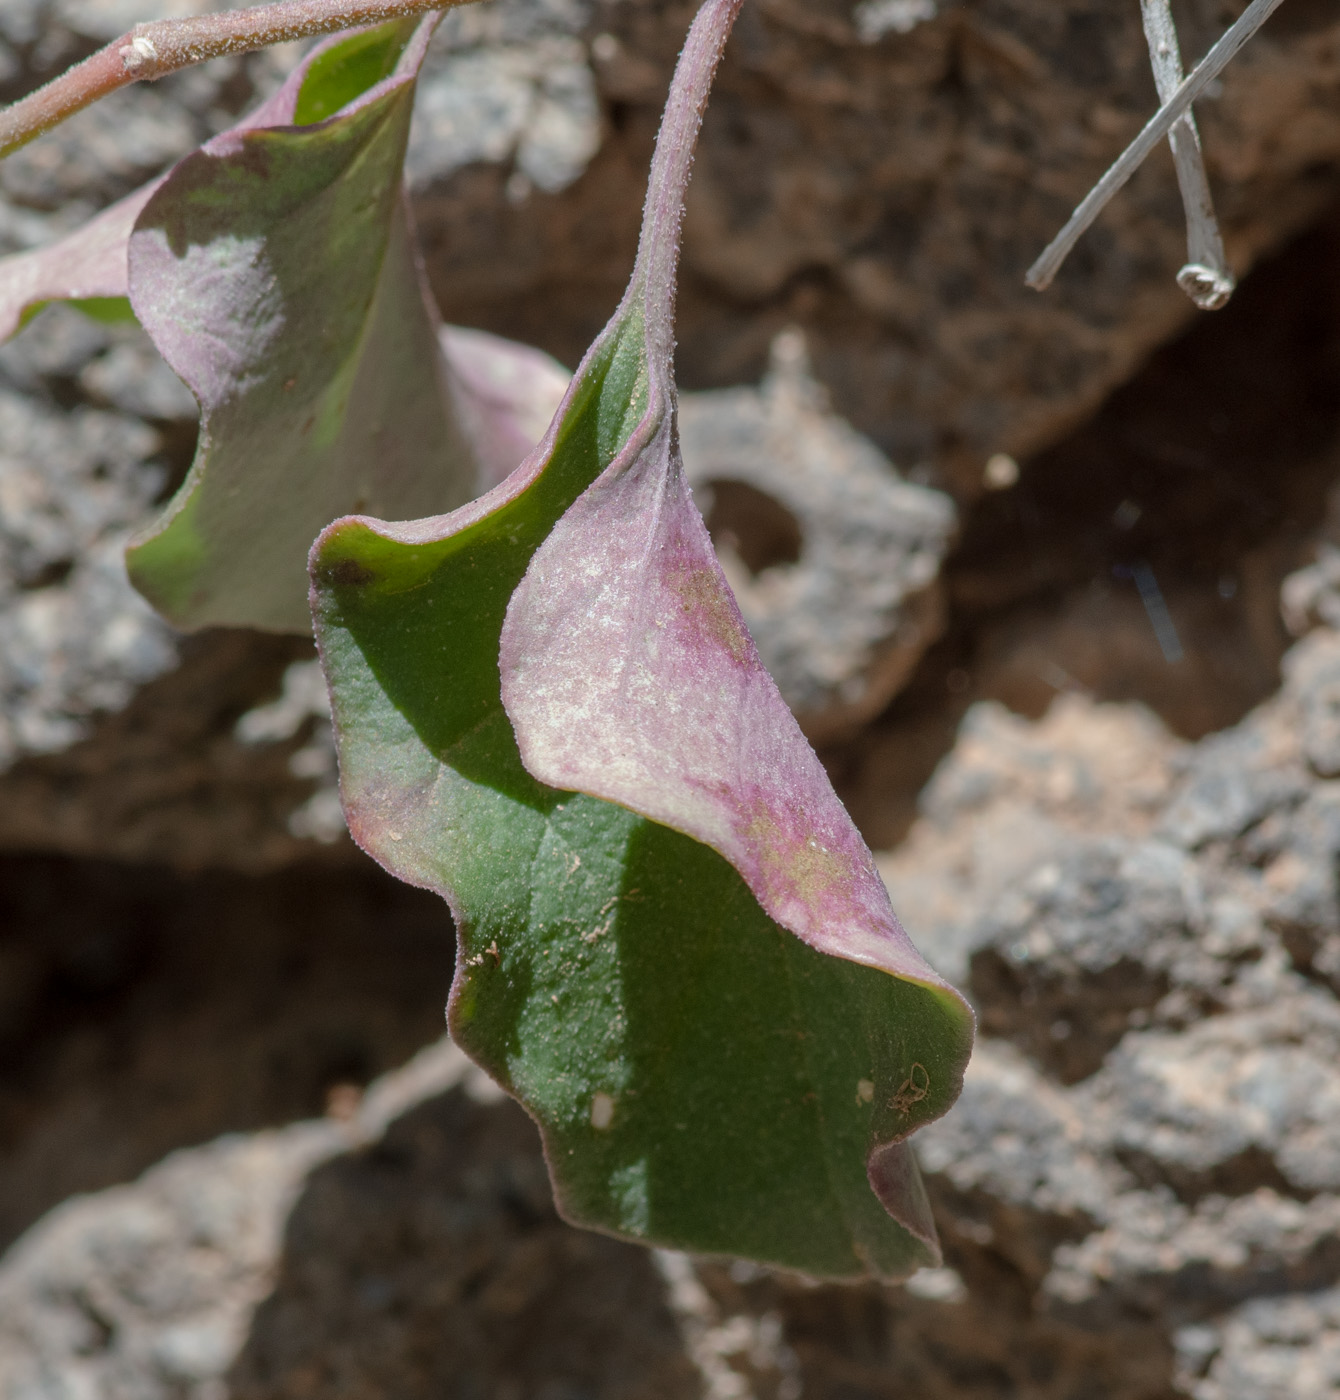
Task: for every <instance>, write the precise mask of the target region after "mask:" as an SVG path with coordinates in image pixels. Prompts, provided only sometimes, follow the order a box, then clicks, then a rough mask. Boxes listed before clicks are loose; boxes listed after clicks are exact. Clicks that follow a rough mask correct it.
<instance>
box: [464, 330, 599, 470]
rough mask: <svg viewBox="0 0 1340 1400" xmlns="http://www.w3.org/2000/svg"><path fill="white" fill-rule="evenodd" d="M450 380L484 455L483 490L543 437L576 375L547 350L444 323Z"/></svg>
mask: <svg viewBox="0 0 1340 1400" xmlns="http://www.w3.org/2000/svg"><path fill="white" fill-rule="evenodd" d="M440 338H441V342H442V353H443V356H444V357H445V359H446V362H447V372H448V383H449V386H450V391H451V393H452V394H453V396H454V398H455V402H456V407H457V409H458V411H459V413H460V416H461V423H462V425H463V426H464V428H465V431H466V433H467V434H468V435H469V437H470V440H471V443H472V444H473V446H474V449H475V453H476V455H477V457H478V459H479V489H480V491H488V490H490V489H491V488H492V487H494V486H497V485H498V483H499V482H501V481H502V480H504V479H505V478H506V477H507V476H508V475H509V474H510V473H511V472H512V470H513V469H514V468H515V467H516V465H517V463H518V462H520V461H521V460H522V459H523V458H524V457H526V456H527V455H528V454H529V453H530V451H531V450H532V449H533V448H534V446H535V444H536V443H537V442H539V440H540V439H541V438H542V437H543V436H544V434H545V431H546V429H547V428H548V427H549V424H550V422H551V421H552V419H553V417H554V414H555V413H556V412H557V411H558V406H559V404H560V403H561V402H562V400H563V395H564V394H565V393H566V392H567V388H568V383H569V381H570V379H571V378H572V376H571V375H570V374H569V373H568V371H567V370H565V369H564V368H563V366H562V365H560V364H559V363H558V361H557V360H555V359H552V358H551V357H550V356H548V355H546V354H545V353H544V351H543V350H535V349H532V348H531V347H530V346H529V345H520V344H518V343H517V342H516V341H514V340H504V339H503V338H502V337H501V336H497V335H490V334H489V333H488V332H487V331H476V330H467V329H466V328H465V327H463V326H443V327H442V329H441V333H440Z"/></svg>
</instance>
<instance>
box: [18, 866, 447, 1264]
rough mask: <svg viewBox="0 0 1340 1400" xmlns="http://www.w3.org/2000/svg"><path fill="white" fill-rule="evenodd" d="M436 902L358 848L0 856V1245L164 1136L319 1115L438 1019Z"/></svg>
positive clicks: (135, 1162) (419, 1042)
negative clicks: (253, 866)
mask: <svg viewBox="0 0 1340 1400" xmlns="http://www.w3.org/2000/svg"><path fill="white" fill-rule="evenodd" d="M454 944H455V940H454V936H453V933H452V928H451V922H450V918H449V916H448V914H447V911H446V909H445V907H444V906H443V904H442V902H441V900H439V899H438V898H437V897H436V896H434V895H430V894H427V893H426V892H424V891H422V890H415V889H411V888H410V887H408V886H407V885H402V884H399V883H398V882H397V881H395V880H393V879H391V877H390V876H389V875H386V874H385V873H384V872H382V871H380V870H378V869H377V868H376V867H374V866H373V865H372V864H371V862H365V863H362V864H361V865H359V866H358V867H355V868H346V869H337V870H329V869H322V868H320V867H319V866H311V865H308V866H301V865H300V866H297V867H295V868H293V869H291V870H289V871H286V872H284V873H283V874H280V875H271V876H264V877H255V878H253V877H247V876H242V875H236V874H231V873H227V872H220V871H216V872H211V873H209V874H205V875H199V876H184V875H180V874H177V873H174V872H173V871H170V870H167V869H164V868H162V867H157V866H122V865H117V864H115V863H113V862H102V861H76V860H69V859H63V858H60V857H53V856H30V857H22V856H14V855H8V856H2V857H0V1249H3V1248H4V1247H5V1245H7V1244H8V1243H9V1242H10V1241H11V1240H12V1239H13V1238H14V1237H15V1236H16V1235H17V1234H19V1233H20V1232H21V1231H22V1230H24V1229H25V1228H26V1227H27V1226H28V1225H29V1224H31V1223H32V1222H33V1221H35V1220H36V1219H37V1218H38V1217H39V1216H41V1215H42V1214H43V1213H44V1212H46V1211H47V1210H49V1209H51V1207H52V1206H54V1205H56V1204H57V1203H58V1202H59V1201H61V1200H63V1199H65V1198H66V1197H67V1196H70V1195H73V1194H75V1193H76V1192H81V1191H93V1190H98V1189H100V1188H102V1187H105V1186H109V1185H112V1184H114V1183H117V1182H123V1181H128V1180H131V1179H132V1178H134V1177H135V1176H137V1175H138V1174H139V1173H140V1172H142V1171H143V1170H145V1169H146V1168H147V1167H149V1166H150V1165H152V1164H153V1163H154V1162H157V1161H158V1160H159V1159H160V1158H162V1157H163V1156H164V1155H165V1154H167V1153H168V1152H170V1151H172V1150H173V1149H175V1148H178V1147H183V1146H186V1145H189V1144H195V1143H201V1142H206V1141H208V1140H210V1139H212V1138H214V1137H216V1136H218V1135H219V1134H221V1133H225V1132H233V1131H250V1130H254V1129H257V1128H261V1127H264V1126H268V1125H274V1124H282V1123H288V1122H292V1121H293V1120H295V1119H301V1118H310V1117H313V1116H319V1115H320V1114H321V1113H322V1112H323V1111H324V1110H325V1108H326V1104H327V1099H328V1096H329V1095H330V1092H331V1090H332V1089H336V1088H338V1087H339V1086H341V1085H351V1084H352V1085H357V1084H362V1083H365V1082H366V1081H368V1080H370V1079H372V1078H373V1077H375V1076H376V1075H378V1074H381V1073H383V1072H385V1071H386V1070H388V1069H391V1068H393V1067H395V1066H397V1065H399V1064H402V1063H403V1062H404V1061H405V1060H407V1059H408V1058H409V1057H410V1056H411V1055H412V1054H413V1053H414V1052H415V1051H416V1050H418V1049H419V1048H420V1047H421V1046H423V1045H426V1044H428V1043H430V1042H432V1041H434V1040H436V1039H437V1037H438V1036H440V1035H441V1032H442V1024H443V1006H444V1004H445V1002H446V995H447V988H448V985H449V983H450V980H451V972H452V966H453V962H454V955H455V950H454Z"/></svg>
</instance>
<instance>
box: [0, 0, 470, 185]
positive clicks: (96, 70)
mask: <svg viewBox="0 0 1340 1400" xmlns="http://www.w3.org/2000/svg"><path fill="white" fill-rule="evenodd" d="M462 3H466V0H280V3H278V4H271V5H254V6H251V7H250V8H248V9H243V10H225V11H223V12H222V13H219V14H212V15H193V16H190V17H188V18H185V19H165V20H157V21H154V22H151V23H148V24H137V25H136V26H135V27H134V28H133V29H129V30H127V31H126V32H125V33H124V34H123V35H122V36H121V37H120V38H119V39H114V40H113V41H112V42H111V43H110V44H108V45H107V46H106V47H105V48H101V49H99V50H98V51H97V53H95V54H92V55H91V56H90V57H88V58H86V59H85V60H84V61H83V62H82V63H77V64H76V65H75V66H74V67H73V68H71V69H69V70H68V71H67V72H65V73H62V74H61V75H60V76H59V77H58V78H53V79H52V80H51V82H49V83H47V84H46V85H45V86H44V87H40V88H38V89H37V91H36V92H31V93H29V94H28V96H27V97H24V98H20V99H19V101H17V102H15V103H12V104H11V105H10V106H8V107H5V108H3V109H0V159H3V158H4V157H5V156H7V155H9V154H10V152H11V151H16V150H18V148H19V147H20V146H25V145H27V143H28V142H29V141H32V140H34V139H35V138H36V137H38V136H41V135H42V133H43V132H46V131H50V130H51V128H52V127H54V126H59V125H60V123H61V122H63V121H64V120H65V119H66V118H67V117H72V116H73V115H74V114H75V113H76V112H80V111H82V110H83V109H84V108H85V107H88V106H91V105H92V104H93V103H94V102H96V101H98V99H99V98H102V97H106V96H107V95H108V94H109V93H113V92H116V91H117V89H119V88H123V87H127V86H128V85H129V84H131V83H140V82H152V81H153V80H154V79H157V78H161V77H164V76H165V75H166V74H168V73H175V72H177V70H178V69H181V68H189V67H191V66H192V65H193V64H196V63H204V62H206V61H207V60H208V59H211V58H224V57H226V56H227V55H229V54H235V53H250V52H252V51H254V50H256V49H264V48H269V47H270V46H271V45H273V44H286V43H289V42H291V41H292V40H294V39H308V38H313V37H315V36H317V35H321V34H334V33H337V32H338V31H339V30H341V29H357V28H360V27H362V26H364V25H370V24H380V23H381V22H383V21H384V20H392V19H404V18H406V17H408V16H410V15H417V14H424V13H427V12H428V11H430V10H445V9H450V8H452V7H453V6H454V5H458V4H462Z"/></svg>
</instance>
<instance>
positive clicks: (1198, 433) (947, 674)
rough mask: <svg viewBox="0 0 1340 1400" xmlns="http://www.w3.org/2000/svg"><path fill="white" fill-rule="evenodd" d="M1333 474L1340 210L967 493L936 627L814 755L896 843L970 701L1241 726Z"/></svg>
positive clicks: (873, 836)
mask: <svg viewBox="0 0 1340 1400" xmlns="http://www.w3.org/2000/svg"><path fill="white" fill-rule="evenodd" d="M1337 479H1340V212H1337V213H1335V214H1333V215H1332V216H1331V217H1330V218H1328V219H1327V220H1325V221H1324V222H1322V223H1321V224H1319V225H1318V226H1316V227H1315V228H1313V229H1312V230H1311V231H1310V232H1309V233H1307V234H1305V235H1304V236H1303V237H1301V238H1299V239H1297V240H1295V242H1294V243H1292V244H1291V245H1290V246H1289V247H1287V248H1286V249H1285V250H1284V251H1283V252H1281V253H1280V254H1278V255H1277V256H1276V257H1274V258H1272V259H1270V260H1269V261H1266V262H1264V263H1262V264H1261V265H1260V266H1259V267H1258V268H1257V269H1256V270H1255V271H1253V272H1252V274H1251V275H1250V276H1249V277H1248V278H1246V279H1245V280H1244V282H1243V284H1242V286H1241V287H1240V288H1239V289H1238V291H1237V293H1236V295H1235V296H1234V298H1233V300H1232V301H1231V302H1230V303H1229V305H1228V307H1227V308H1225V309H1224V310H1223V311H1219V312H1215V313H1214V314H1212V315H1207V316H1204V317H1202V318H1201V319H1199V320H1198V321H1197V322H1196V324H1195V325H1194V327H1193V328H1192V329H1191V330H1190V331H1189V332H1188V333H1187V334H1186V335H1184V336H1183V337H1181V338H1180V339H1178V340H1176V341H1174V342H1173V343H1171V344H1169V345H1167V346H1165V347H1163V348H1162V349H1160V350H1159V351H1157V352H1156V353H1155V354H1154V355H1152V356H1151V357H1150V359H1149V361H1148V363H1147V364H1146V365H1145V367H1144V368H1143V369H1142V370H1141V372H1140V373H1139V374H1138V375H1136V376H1135V378H1134V379H1132V380H1131V381H1130V382H1129V383H1127V384H1126V385H1125V386H1124V387H1123V388H1121V389H1120V390H1118V391H1117V393H1115V394H1113V395H1112V397H1111V398H1110V399H1109V400H1108V401H1107V403H1106V404H1105V405H1104V406H1103V407H1102V409H1100V410H1099V412H1098V413H1097V414H1096V415H1095V416H1094V417H1093V418H1092V419H1091V420H1090V421H1089V422H1088V423H1087V424H1085V426H1084V427H1082V428H1081V429H1079V430H1078V431H1077V432H1075V433H1074V434H1072V435H1071V436H1070V437H1069V438H1067V439H1066V440H1065V441H1063V442H1061V443H1059V444H1058V445H1057V446H1056V447H1054V448H1052V449H1050V450H1049V451H1047V452H1044V453H1042V454H1040V455H1039V456H1038V457H1036V458H1034V459H1033V460H1032V461H1030V462H1028V463H1026V464H1024V467H1023V470H1022V473H1021V476H1020V480H1019V483H1018V485H1017V486H1015V487H1014V488H1012V489H1010V490H1006V491H1000V492H996V493H988V494H986V495H985V496H983V497H982V498H981V499H980V500H978V501H977V502H976V503H975V504H973V505H971V506H969V507H967V508H965V510H964V516H963V528H962V533H961V537H960V540H959V543H958V545H957V547H956V548H955V550H954V551H953V553H952V554H951V555H950V557H949V558H948V559H947V561H946V563H945V566H944V569H943V574H942V577H943V581H944V584H945V587H946V590H947V593H948V596H949V602H950V624H949V628H948V631H947V632H946V634H945V636H944V637H943V638H942V639H941V641H940V642H939V643H937V644H936V645H935V646H934V647H933V648H932V649H931V650H930V651H929V652H928V653H927V655H926V657H925V658H924V659H923V661H922V663H921V665H920V666H919V668H918V670H917V672H916V674H915V675H914V677H913V679H912V681H911V683H910V684H909V685H908V687H907V688H906V689H905V690H904V691H903V693H902V694H901V695H899V696H898V697H897V699H895V701H894V702H893V704H892V705H891V706H890V707H889V709H888V710H887V711H886V712H885V714H884V715H883V716H882V717H881V718H880V720H878V721H877V722H876V724H875V725H874V726H872V728H871V729H869V730H867V731H866V732H864V733H863V734H861V735H860V736H858V737H857V738H856V739H854V740H853V741H852V742H851V743H849V744H847V745H845V746H842V747H839V748H835V749H834V750H833V751H831V752H830V753H828V754H826V755H825V757H826V760H827V761H828V762H829V764H830V768H831V771H832V772H833V773H834V775H835V777H836V779H837V781H838V785H839V790H840V791H841V793H842V795H843V796H844V798H846V800H847V801H848V804H849V806H850V807H851V809H852V811H853V814H854V815H855V817H856V819H857V821H858V823H859V824H860V825H861V826H862V829H863V830H864V831H865V833H866V836H867V838H868V839H869V840H870V841H871V844H872V845H874V846H876V847H888V846H891V845H893V844H896V842H897V841H898V840H900V839H901V837H902V835H903V834H904V832H905V831H906V829H907V827H908V825H909V823H910V822H911V820H912V819H913V816H914V814H915V802H916V794H917V792H918V791H919V790H920V788H921V787H922V785H923V784H924V783H925V781H926V780H927V779H928V778H929V776H930V774H931V772H932V771H933V769H934V767H935V764H936V763H938V761H939V760H940V758H941V757H943V756H944V754H945V753H947V752H948V750H949V749H950V747H951V746H952V744H953V739H954V735H955V732H956V730H957V727H958V723H959V721H960V719H961V718H962V716H963V714H964V712H965V711H966V709H967V708H968V706H969V705H970V704H972V703H973V702H974V701H977V700H983V699H994V700H999V701H1002V702H1003V703H1005V704H1006V705H1008V706H1009V707H1010V708H1011V709H1013V710H1016V711H1017V712H1019V713H1022V714H1025V715H1028V716H1030V717H1037V716H1039V715H1041V714H1042V713H1043V712H1044V711H1045V710H1046V708H1047V706H1048V705H1049V704H1050V702H1051V700H1052V699H1053V698H1054V697H1055V696H1056V695H1057V694H1058V693H1060V692H1061V691H1065V690H1073V691H1078V692H1080V693H1084V694H1088V695H1091V696H1093V697H1094V698H1096V699H1099V700H1136V701H1140V702H1142V703H1144V704H1146V705H1148V706H1149V707H1150V708H1151V709H1153V710H1154V711H1155V712H1156V713H1157V714H1159V715H1160V716H1161V718H1162V719H1163V720H1164V721H1165V722H1166V723H1167V724H1168V725H1169V726H1170V728H1172V730H1173V731H1174V732H1176V733H1178V734H1181V735H1182V736H1184V737H1186V738H1191V739H1196V738H1200V737H1202V736H1203V735H1205V734H1208V733H1210V732H1212V731H1215V730H1219V729H1224V728H1227V727H1228V726H1230V725H1232V724H1235V723H1236V722H1237V721H1238V720H1239V719H1241V718H1242V716H1243V715H1244V714H1245V713H1246V712H1247V711H1248V710H1250V709H1251V708H1252V707H1253V706H1255V705H1257V704H1259V703H1260V702H1261V701H1262V700H1264V699H1266V698H1267V697H1268V696H1269V695H1271V694H1272V693H1273V692H1274V691H1275V690H1276V689H1277V688H1278V685H1279V663H1280V658H1281V657H1282V655H1283V653H1284V651H1285V649H1286V648H1287V646H1288V645H1289V642H1290V640H1291V639H1290V638H1289V636H1288V635H1287V633H1286V632H1285V630H1284V626H1283V623H1282V622H1281V619H1280V614H1279V604H1278V598H1279V587H1280V583H1281V582H1282V580H1283V578H1284V577H1285V575H1287V574H1288V573H1290V572H1291V571H1292V570H1294V569H1295V568H1298V567H1300V566H1301V565H1302V564H1304V563H1306V562H1308V560H1309V558H1310V552H1311V545H1312V543H1313V541H1314V540H1315V539H1316V538H1317V536H1318V533H1319V532H1320V531H1321V530H1322V528H1323V524H1324V522H1325V520H1326V517H1327V509H1328V506H1327V493H1328V490H1329V489H1330V487H1331V486H1332V484H1333V483H1335V482H1336V481H1337ZM1165 621H1166V622H1170V623H1171V631H1169V630H1168V628H1167V627H1166V626H1163V623H1164V622H1165ZM1161 633H1162V635H1160V634H1161Z"/></svg>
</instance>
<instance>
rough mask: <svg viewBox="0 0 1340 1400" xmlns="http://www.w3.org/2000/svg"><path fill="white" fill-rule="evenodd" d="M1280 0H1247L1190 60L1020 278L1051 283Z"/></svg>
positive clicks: (1041, 284)
mask: <svg viewBox="0 0 1340 1400" xmlns="http://www.w3.org/2000/svg"><path fill="white" fill-rule="evenodd" d="M1282 3H1283V0H1252V3H1251V4H1250V5H1248V6H1247V8H1246V9H1245V10H1244V11H1243V12H1242V14H1241V15H1240V16H1239V18H1238V19H1237V21H1236V22H1235V23H1234V24H1233V25H1232V26H1231V27H1230V28H1229V29H1228V30H1226V31H1225V32H1224V34H1223V35H1222V36H1221V38H1220V39H1219V42H1218V43H1217V44H1215V46H1214V47H1213V48H1212V49H1211V50H1210V51H1209V53H1207V54H1206V55H1205V57H1204V58H1203V59H1201V61H1200V62H1199V63H1198V64H1197V65H1196V67H1195V69H1194V71H1193V72H1192V73H1191V74H1190V75H1189V76H1188V77H1187V78H1185V79H1183V81H1182V82H1181V83H1180V84H1179V85H1178V88H1177V91H1176V92H1174V93H1173V94H1172V96H1171V97H1169V98H1168V99H1167V100H1166V101H1165V102H1164V103H1163V106H1162V107H1160V108H1159V110H1158V111H1157V112H1155V113H1154V115H1153V116H1152V117H1151V118H1150V119H1149V121H1148V122H1147V123H1146V124H1145V128H1144V130H1143V131H1141V133H1140V134H1139V136H1137V137H1136V138H1135V140H1134V141H1132V142H1131V144H1130V145H1129V146H1127V147H1126V149H1125V150H1124V151H1123V152H1122V153H1121V155H1120V156H1119V157H1118V158H1117V160H1116V162H1115V163H1114V164H1113V165H1112V167H1111V168H1110V169H1109V170H1108V172H1107V173H1106V174H1105V175H1104V176H1103V178H1102V179H1101V180H1099V181H1098V183H1097V184H1096V185H1095V186H1094V187H1093V189H1091V190H1090V191H1089V193H1088V194H1087V195H1086V196H1085V197H1084V199H1083V201H1082V202H1081V203H1080V205H1079V206H1078V208H1076V210H1075V212H1074V213H1073V214H1072V215H1071V216H1070V219H1069V221H1068V222H1067V223H1066V226H1065V227H1064V228H1063V229H1062V230H1061V232H1060V233H1058V234H1057V235H1056V237H1055V238H1054V239H1052V241H1051V243H1049V244H1048V245H1047V247H1046V248H1045V249H1044V250H1043V252H1042V255H1041V257H1039V258H1038V260H1037V262H1035V263H1034V264H1033V266H1032V267H1030V268H1029V269H1028V275H1027V276H1026V278H1025V279H1024V280H1025V281H1026V282H1027V283H1028V285H1029V286H1030V287H1034V288H1036V289H1037V290H1038V291H1042V290H1043V288H1045V287H1048V286H1050V285H1051V281H1052V278H1053V277H1055V276H1056V273H1057V271H1058V270H1059V269H1060V266H1061V264H1062V263H1063V262H1064V261H1065V260H1066V258H1067V256H1068V255H1069V253H1070V250H1071V249H1072V248H1073V247H1074V246H1075V244H1076V243H1078V242H1079V240H1080V237H1081V236H1082V235H1083V233H1084V231H1085V230H1086V229H1087V228H1088V227H1089V225H1090V224H1091V223H1093V221H1094V220H1095V219H1096V218H1097V217H1098V215H1099V214H1101V213H1102V212H1103V210H1104V209H1105V208H1106V207H1107V203H1108V201H1109V200H1110V199H1111V198H1112V196H1113V195H1114V194H1116V192H1117V191H1118V190H1119V189H1121V187H1122V186H1123V185H1124V184H1125V183H1126V181H1127V180H1129V179H1130V178H1131V176H1132V175H1134V174H1135V172H1136V171H1137V170H1138V169H1139V168H1140V165H1141V163H1142V162H1143V161H1144V159H1145V157H1146V156H1147V155H1148V154H1149V153H1150V151H1152V150H1153V149H1154V147H1155V146H1157V145H1158V143H1159V142H1160V141H1162V140H1163V138H1164V137H1165V136H1167V135H1168V133H1169V132H1170V131H1171V130H1172V128H1173V126H1174V124H1175V123H1176V122H1177V121H1178V120H1179V118H1181V117H1182V115H1183V114H1184V113H1185V112H1187V111H1188V110H1189V109H1190V107H1191V104H1192V103H1193V102H1194V101H1195V100H1196V98H1198V97H1199V96H1200V95H1201V93H1203V92H1204V91H1205V89H1206V88H1207V87H1208V86H1209V85H1210V84H1211V83H1212V82H1213V81H1214V80H1215V79H1216V78H1217V77H1218V76H1219V74H1220V73H1222V72H1223V71H1224V69H1225V68H1227V67H1228V65H1229V64H1230V63H1231V62H1232V61H1233V59H1234V58H1236V57H1237V55H1238V52H1239V50H1241V48H1242V47H1243V45H1244V44H1246V43H1247V41H1248V40H1249V39H1250V38H1251V37H1252V36H1253V35H1254V34H1255V33H1256V31H1257V30H1258V29H1260V27H1261V26H1262V25H1263V24H1264V23H1265V22H1266V20H1268V19H1269V18H1270V16H1271V15H1272V14H1274V12H1275V11H1276V10H1277V9H1278V8H1279V7H1280V5H1281V4H1282Z"/></svg>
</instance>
